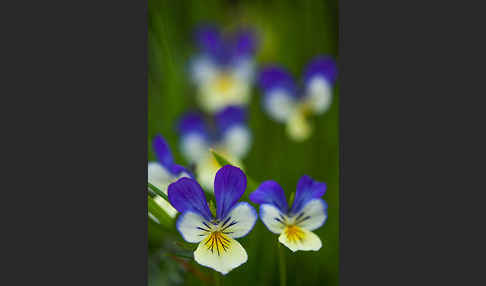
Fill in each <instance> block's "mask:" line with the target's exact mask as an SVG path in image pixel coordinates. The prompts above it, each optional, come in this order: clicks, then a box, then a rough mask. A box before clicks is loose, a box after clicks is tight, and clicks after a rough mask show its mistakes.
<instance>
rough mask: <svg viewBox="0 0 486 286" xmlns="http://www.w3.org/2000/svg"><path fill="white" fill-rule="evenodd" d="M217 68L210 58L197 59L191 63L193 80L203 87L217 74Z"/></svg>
mask: <svg viewBox="0 0 486 286" xmlns="http://www.w3.org/2000/svg"><path fill="white" fill-rule="evenodd" d="M217 71H218V70H217V68H216V66H215V65H214V63H213V61H211V60H210V59H209V58H208V57H198V58H195V59H194V60H193V61H192V63H191V75H192V80H193V81H194V82H195V83H196V84H198V85H202V84H205V83H206V82H209V81H210V80H211V79H212V78H213V77H214V76H216V74H217Z"/></svg>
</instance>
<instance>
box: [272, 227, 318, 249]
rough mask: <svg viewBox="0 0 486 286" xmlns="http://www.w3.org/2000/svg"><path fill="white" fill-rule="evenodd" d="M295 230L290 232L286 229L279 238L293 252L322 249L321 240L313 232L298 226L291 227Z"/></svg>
mask: <svg viewBox="0 0 486 286" xmlns="http://www.w3.org/2000/svg"><path fill="white" fill-rule="evenodd" d="M291 227H292V228H293V230H291V231H290V232H289V231H288V230H289V228H286V229H285V231H284V232H282V234H281V235H280V236H279V237H278V241H280V242H281V243H282V244H283V245H285V246H287V247H288V248H289V249H290V250H292V251H293V252H295V251H297V250H314V251H317V250H319V249H320V248H321V246H322V243H321V239H320V238H319V237H318V236H317V235H316V234H315V233H313V232H310V231H308V230H305V229H301V228H299V227H297V226H291Z"/></svg>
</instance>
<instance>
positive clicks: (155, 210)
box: [147, 196, 174, 230]
mask: <svg viewBox="0 0 486 286" xmlns="http://www.w3.org/2000/svg"><path fill="white" fill-rule="evenodd" d="M147 206H148V212H149V213H150V214H152V215H153V216H154V217H155V218H156V219H157V220H158V222H159V224H160V225H161V226H163V227H164V228H166V229H169V230H172V229H173V224H174V220H173V219H172V218H171V217H170V216H169V215H168V214H167V213H166V212H165V211H164V210H163V209H162V208H161V207H160V206H159V205H158V204H157V203H156V202H155V201H154V199H153V198H151V197H150V196H147Z"/></svg>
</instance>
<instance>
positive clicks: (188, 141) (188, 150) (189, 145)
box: [181, 133, 209, 163]
mask: <svg viewBox="0 0 486 286" xmlns="http://www.w3.org/2000/svg"><path fill="white" fill-rule="evenodd" d="M181 149H182V154H183V155H184V156H185V157H186V159H187V160H188V161H190V162H191V163H198V162H201V161H202V160H204V159H205V158H206V157H207V156H208V154H209V144H208V142H207V141H206V139H205V138H204V137H203V136H201V135H200V134H198V133H190V134H186V135H184V136H183V137H182V140H181Z"/></svg>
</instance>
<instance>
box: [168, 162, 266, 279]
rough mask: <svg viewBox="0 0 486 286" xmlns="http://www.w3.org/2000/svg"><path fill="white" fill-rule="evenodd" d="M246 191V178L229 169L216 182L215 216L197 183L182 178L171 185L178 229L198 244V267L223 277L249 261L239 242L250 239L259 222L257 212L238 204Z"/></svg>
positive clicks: (222, 169) (239, 170) (223, 168)
mask: <svg viewBox="0 0 486 286" xmlns="http://www.w3.org/2000/svg"><path fill="white" fill-rule="evenodd" d="M245 189H246V175H245V174H244V173H243V171H242V170H241V169H239V168H237V167H234V166H231V165H226V166H224V167H222V168H221V169H219V171H218V172H217V174H216V177H215V180H214V197H215V201H216V212H215V214H213V213H211V211H210V209H209V207H208V203H207V201H206V197H205V195H204V191H203V190H202V188H201V186H200V185H199V184H198V182H197V181H195V180H193V179H190V178H181V179H179V180H178V181H176V182H175V183H172V184H170V185H169V201H170V203H171V204H172V206H174V207H175V208H176V209H177V210H178V211H179V212H181V215H180V216H179V218H178V219H177V223H176V227H177V230H178V231H179V232H180V234H181V235H182V237H183V238H184V240H185V241H187V242H190V243H198V244H199V245H198V247H197V249H196V250H195V251H194V259H195V261H196V262H197V263H199V264H201V265H203V266H207V267H210V268H212V269H214V270H216V271H219V272H221V273H222V274H227V273H228V272H229V271H231V270H232V269H234V268H236V267H238V266H240V265H241V264H243V263H245V262H246V261H247V260H248V255H247V253H246V251H245V249H244V248H243V247H242V246H241V244H240V243H238V241H236V240H235V239H236V238H240V237H243V236H245V235H247V234H248V233H249V232H250V231H251V229H252V228H253V226H254V225H255V222H256V220H257V213H256V211H255V209H254V208H253V207H252V206H251V205H250V204H248V203H246V202H238V200H239V199H240V198H241V196H242V195H243V193H244V192H245Z"/></svg>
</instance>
